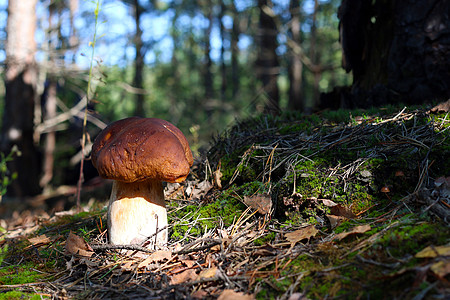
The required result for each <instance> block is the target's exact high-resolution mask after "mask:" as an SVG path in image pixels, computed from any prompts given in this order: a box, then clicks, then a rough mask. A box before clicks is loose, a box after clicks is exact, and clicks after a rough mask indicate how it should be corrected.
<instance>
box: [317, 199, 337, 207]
mask: <svg viewBox="0 0 450 300" xmlns="http://www.w3.org/2000/svg"><path fill="white" fill-rule="evenodd" d="M319 200H322V202H323V204H324V205H325V206H328V207H333V206H336V205H338V204H337V203H336V202H334V201H331V200H328V199H319Z"/></svg>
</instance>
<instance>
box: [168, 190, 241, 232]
mask: <svg viewBox="0 0 450 300" xmlns="http://www.w3.org/2000/svg"><path fill="white" fill-rule="evenodd" d="M229 193H230V191H229V190H228V191H227V192H224V194H222V195H221V196H219V198H218V200H217V201H214V202H213V203H207V204H202V205H201V206H200V207H199V206H198V205H187V206H185V207H183V208H182V209H179V210H177V211H175V212H174V213H173V214H169V216H168V219H169V224H174V226H173V228H172V233H171V237H172V238H173V239H180V238H183V237H184V236H185V235H186V233H187V232H189V234H190V235H193V236H198V235H199V234H202V233H204V230H205V228H214V227H217V226H218V225H219V224H220V222H222V223H223V224H224V225H225V226H230V225H232V224H233V221H234V220H235V219H237V218H238V217H239V215H240V214H242V212H243V211H244V210H245V208H246V206H245V205H244V204H243V203H241V202H240V201H239V200H237V199H236V198H234V197H232V196H230V195H229ZM177 220H181V221H177Z"/></svg>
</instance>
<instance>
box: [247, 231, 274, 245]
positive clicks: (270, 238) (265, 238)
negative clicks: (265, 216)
mask: <svg viewBox="0 0 450 300" xmlns="http://www.w3.org/2000/svg"><path fill="white" fill-rule="evenodd" d="M275 236H276V234H275V232H270V233H269V234H266V235H264V236H263V237H260V238H258V239H256V240H254V241H253V243H254V244H255V245H256V246H262V245H265V244H268V243H270V242H271V241H273V240H274V239H275Z"/></svg>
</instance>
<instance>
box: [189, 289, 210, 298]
mask: <svg viewBox="0 0 450 300" xmlns="http://www.w3.org/2000/svg"><path fill="white" fill-rule="evenodd" d="M208 295H209V293H208V292H206V291H205V290H198V291H195V292H193V293H192V294H191V297H192V298H194V299H205V298H206V297H207V296H208Z"/></svg>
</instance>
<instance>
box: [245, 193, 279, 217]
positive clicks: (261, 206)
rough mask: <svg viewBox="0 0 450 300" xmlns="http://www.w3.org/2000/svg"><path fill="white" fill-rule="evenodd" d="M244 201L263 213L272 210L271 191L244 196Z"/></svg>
mask: <svg viewBox="0 0 450 300" xmlns="http://www.w3.org/2000/svg"><path fill="white" fill-rule="evenodd" d="M244 203H245V204H247V205H248V206H250V207H251V208H253V209H256V210H257V211H258V212H259V213H260V214H263V215H265V214H268V213H269V212H270V211H271V210H272V197H271V196H270V194H269V193H262V194H255V195H253V196H250V197H247V196H244Z"/></svg>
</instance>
